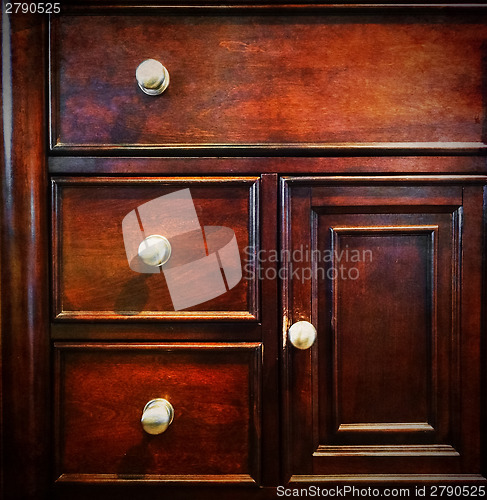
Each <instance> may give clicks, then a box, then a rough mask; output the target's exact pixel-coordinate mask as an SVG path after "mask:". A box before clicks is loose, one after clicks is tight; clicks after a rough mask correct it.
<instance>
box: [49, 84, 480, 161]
mask: <svg viewBox="0 0 487 500" xmlns="http://www.w3.org/2000/svg"><path fill="white" fill-rule="evenodd" d="M51 86H52V89H51V93H52V94H53V95H52V96H51V100H52V101H53V100H54V96H55V95H56V92H57V88H56V86H55V85H54V84H52V85H51ZM51 109H52V108H51ZM56 109H57V108H55V109H53V110H52V111H56ZM51 114H52V112H51ZM56 120H57V117H56V116H54V117H51V133H50V137H51V139H50V140H51V144H50V152H51V154H52V155H56V156H58V155H67V156H77V155H79V156H86V155H90V154H91V155H95V156H97V155H98V156H116V155H123V154H126V155H129V156H130V155H142V156H144V155H147V154H151V155H161V156H181V155H183V156H212V155H215V156H222V155H223V156H249V155H250V156H256V155H258V156H327V155H328V156H333V155H340V154H342V155H346V156H349V155H350V154H351V152H353V154H362V155H368V156H374V155H391V156H394V155H400V154H407V155H467V156H471V155H483V156H485V155H487V144H485V143H483V142H350V143H340V142H329V143H262V144H261V143H215V144H212V143H207V144H203V143H201V144H197V143H178V144H176V143H174V144H132V145H129V146H127V145H123V146H122V145H119V144H71V143H63V142H59V140H58V139H57V129H56Z"/></svg>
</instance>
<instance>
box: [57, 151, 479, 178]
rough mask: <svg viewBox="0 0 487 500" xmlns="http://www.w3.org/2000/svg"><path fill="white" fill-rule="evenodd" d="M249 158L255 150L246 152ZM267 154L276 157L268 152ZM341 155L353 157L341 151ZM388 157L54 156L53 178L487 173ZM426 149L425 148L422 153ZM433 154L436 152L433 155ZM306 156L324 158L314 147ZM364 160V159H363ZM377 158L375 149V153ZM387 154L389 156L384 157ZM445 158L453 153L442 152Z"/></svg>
mask: <svg viewBox="0 0 487 500" xmlns="http://www.w3.org/2000/svg"><path fill="white" fill-rule="evenodd" d="M245 152H246V154H247V155H251V154H252V150H251V149H246V150H245ZM266 153H267V154H270V155H274V154H277V153H276V152H273V150H267V151H266ZM341 153H342V154H347V153H348V154H350V150H346V149H345V148H343V149H342V150H341ZM387 153H388V154H390V155H393V156H390V157H384V156H367V153H366V151H364V150H360V151H357V152H354V155H353V156H352V157H346V156H345V157H305V158H303V157H302V156H300V157H293V156H292V155H293V154H303V151H301V152H299V151H296V150H294V151H293V150H291V151H289V152H288V154H289V155H291V156H290V157H282V156H280V157H277V158H273V157H261V156H258V157H252V156H247V157H239V158H187V157H180V158H150V157H149V158H148V157H143V158H137V157H121V158H120V157H116V158H97V157H66V156H61V157H56V156H55V157H50V158H49V170H50V172H51V173H52V174H64V175H76V174H83V175H108V174H111V175H115V174H120V175H128V174H133V173H135V174H136V175H149V176H152V175H158V174H159V175H160V174H165V175H170V176H172V175H174V173H175V172H177V173H178V175H191V174H193V175H198V174H200V175H202V174H204V175H209V174H212V175H218V174H225V175H227V174H230V175H255V174H262V173H270V174H272V173H279V174H287V173H289V172H294V173H299V174H304V175H309V174H313V173H314V174H343V175H346V174H401V173H402V174H411V175H414V174H487V160H486V158H485V157H484V156H473V157H471V156H397V151H396V152H395V151H393V150H389V151H388V152H387ZM426 153H428V151H425V150H424V149H423V150H422V154H426ZM431 153H433V152H431ZM307 154H308V155H309V154H313V155H317V154H320V153H319V151H316V150H314V149H312V148H310V149H308V150H307ZM362 154H363V155H365V156H361V155H362ZM375 154H377V151H375ZM384 154H385V153H384ZM442 154H443V155H447V154H451V152H448V151H443V153H442Z"/></svg>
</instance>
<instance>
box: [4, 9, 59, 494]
mask: <svg viewBox="0 0 487 500" xmlns="http://www.w3.org/2000/svg"><path fill="white" fill-rule="evenodd" d="M2 20H3V28H2V37H3V39H2V64H3V66H2V77H3V79H2V93H3V138H2V159H1V162H2V168H1V186H2V203H1V209H0V210H1V224H0V226H1V237H0V241H1V259H2V260H1V265H0V267H1V281H2V290H1V292H2V295H1V306H2V312H1V321H2V327H1V331H2V375H1V381H2V393H3V394H2V403H3V418H2V429H1V431H2V445H3V446H2V457H1V462H2V472H3V473H2V477H3V481H4V487H3V494H2V498H3V499H5V500H10V499H18V498H22V499H25V500H41V499H44V498H47V487H48V480H49V479H48V467H49V461H48V460H47V457H48V453H49V441H50V418H49V331H48V320H49V308H48V301H49V297H48V293H47V290H48V288H49V276H48V238H47V228H48V223H47V217H46V207H47V165H46V161H45V154H46V131H45V128H44V124H45V122H46V103H45V98H44V95H45V94H44V90H45V89H44V86H43V81H44V78H45V66H44V65H45V52H44V47H45V43H46V41H47V36H46V30H45V28H46V27H45V24H44V20H43V19H42V18H41V17H38V16H31V15H20V16H12V17H10V16H5V15H4V14H2ZM32 47H36V50H31V49H32Z"/></svg>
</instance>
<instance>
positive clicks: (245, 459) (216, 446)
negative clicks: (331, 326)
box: [55, 343, 261, 483]
mask: <svg viewBox="0 0 487 500" xmlns="http://www.w3.org/2000/svg"><path fill="white" fill-rule="evenodd" d="M55 352H56V356H55V359H56V402H55V404H56V418H57V421H56V432H57V444H56V453H57V469H56V470H57V477H58V481H61V482H63V481H89V480H96V479H101V478H103V479H105V480H114V481H117V480H126V479H135V480H137V479H142V480H143V479H152V480H158V479H159V480H162V481H185V480H191V481H216V482H218V481H226V482H228V481H234V482H249V483H253V482H258V480H259V479H258V478H259V441H258V436H259V418H258V412H259V397H260V396H259V391H260V384H259V376H260V375H259V366H260V359H261V344H257V343H256V344H248V343H247V344H232V345H231V344H191V345H184V344H168V345H161V344H158V345H148V344H145V345H141V344H138V345H130V344H122V343H121V344H91V345H86V344H85V345H83V344H67V343H57V344H55ZM155 398H163V399H165V400H167V401H169V402H170V403H171V405H172V406H173V408H174V416H173V421H172V423H171V424H170V425H169V427H168V428H167V429H166V430H165V431H164V432H162V433H161V434H158V435H151V434H148V433H146V432H145V431H144V430H143V428H142V424H141V417H142V412H143V410H144V406H145V405H146V403H148V402H149V401H151V400H153V399H155Z"/></svg>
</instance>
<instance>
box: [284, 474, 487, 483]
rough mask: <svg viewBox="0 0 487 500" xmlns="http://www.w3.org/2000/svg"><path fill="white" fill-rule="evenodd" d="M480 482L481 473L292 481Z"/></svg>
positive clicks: (300, 479) (298, 478)
mask: <svg viewBox="0 0 487 500" xmlns="http://www.w3.org/2000/svg"><path fill="white" fill-rule="evenodd" d="M419 481H420V482H421V483H432V482H441V483H444V482H467V481H468V482H471V481H474V482H478V481H482V482H485V481H487V478H485V477H484V476H482V475H481V474H337V475H330V476H321V475H316V476H313V475H298V474H296V475H293V476H291V479H290V480H289V482H291V483H350V482H354V483H388V482H391V483H396V482H419Z"/></svg>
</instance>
